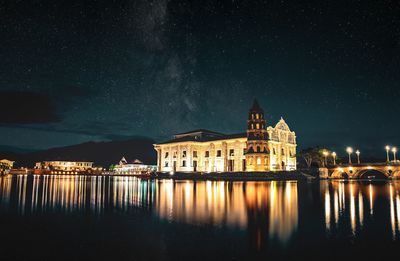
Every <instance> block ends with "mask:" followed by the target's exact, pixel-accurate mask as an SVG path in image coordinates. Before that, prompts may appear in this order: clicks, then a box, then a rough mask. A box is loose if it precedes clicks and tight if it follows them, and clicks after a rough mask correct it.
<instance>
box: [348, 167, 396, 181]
mask: <svg viewBox="0 0 400 261" xmlns="http://www.w3.org/2000/svg"><path fill="white" fill-rule="evenodd" d="M354 177H356V178H359V179H365V178H367V179H368V178H373V179H388V178H389V173H388V172H387V171H385V170H382V169H378V168H368V169H361V170H359V171H358V172H357V173H356V174H355V175H354Z"/></svg>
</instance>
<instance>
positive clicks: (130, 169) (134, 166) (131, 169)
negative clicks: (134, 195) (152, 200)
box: [114, 157, 157, 175]
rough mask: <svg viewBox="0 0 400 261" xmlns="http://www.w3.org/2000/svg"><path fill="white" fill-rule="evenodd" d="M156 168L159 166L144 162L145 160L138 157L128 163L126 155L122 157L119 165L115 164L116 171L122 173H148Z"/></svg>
mask: <svg viewBox="0 0 400 261" xmlns="http://www.w3.org/2000/svg"><path fill="white" fill-rule="evenodd" d="M156 170H157V166H155V165H146V164H143V162H141V161H140V160H138V159H135V160H134V161H132V162H130V163H128V161H127V160H126V159H125V157H122V159H121V160H120V161H119V163H118V165H115V166H114V173H115V174H120V175H138V174H147V173H151V172H153V171H156Z"/></svg>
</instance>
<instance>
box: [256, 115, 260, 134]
mask: <svg viewBox="0 0 400 261" xmlns="http://www.w3.org/2000/svg"><path fill="white" fill-rule="evenodd" d="M257 115H258V114H257ZM256 129H257V130H258V129H260V124H259V123H257V124H256Z"/></svg>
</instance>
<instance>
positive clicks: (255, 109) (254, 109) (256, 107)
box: [250, 99, 263, 112]
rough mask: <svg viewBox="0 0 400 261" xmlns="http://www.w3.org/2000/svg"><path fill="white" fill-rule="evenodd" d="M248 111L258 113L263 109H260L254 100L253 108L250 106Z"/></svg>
mask: <svg viewBox="0 0 400 261" xmlns="http://www.w3.org/2000/svg"><path fill="white" fill-rule="evenodd" d="M250 111H260V112H262V111H263V109H261V107H260V104H259V103H258V101H257V99H254V101H253V106H251V108H250Z"/></svg>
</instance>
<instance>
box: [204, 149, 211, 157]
mask: <svg viewBox="0 0 400 261" xmlns="http://www.w3.org/2000/svg"><path fill="white" fill-rule="evenodd" d="M205 157H206V158H208V157H210V152H209V151H208V150H207V151H206V155H205Z"/></svg>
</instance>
